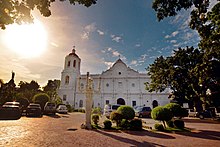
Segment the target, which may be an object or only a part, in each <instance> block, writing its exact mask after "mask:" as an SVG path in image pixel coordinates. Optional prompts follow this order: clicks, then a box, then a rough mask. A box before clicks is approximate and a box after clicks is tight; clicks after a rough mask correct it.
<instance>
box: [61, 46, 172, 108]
mask: <svg viewBox="0 0 220 147" xmlns="http://www.w3.org/2000/svg"><path fill="white" fill-rule="evenodd" d="M80 64H81V59H80V57H79V56H78V55H77V54H76V53H75V49H73V50H72V52H71V53H70V54H68V55H67V56H66V57H65V63H64V69H63V71H62V73H61V84H60V88H59V90H58V95H59V96H60V97H61V99H62V100H63V103H65V104H70V105H72V106H73V107H74V108H76V109H77V108H83V107H85V103H86V97H85V88H86V78H87V75H86V74H81V73H80ZM90 77H91V78H92V79H93V88H94V94H93V107H101V108H103V107H104V105H105V104H124V105H130V106H142V105H144V106H150V107H151V108H153V107H154V106H157V105H165V104H167V103H169V99H168V96H169V93H168V91H166V92H162V93H156V92H148V91H147V90H145V84H144V83H145V82H150V78H149V76H148V75H147V73H139V72H138V71H135V70H133V69H131V68H130V67H128V66H127V65H126V64H125V63H124V62H123V61H122V60H121V59H120V58H119V59H118V60H117V61H116V62H115V63H114V64H113V66H111V67H110V68H109V69H107V70H106V71H104V72H102V73H101V74H91V75H90Z"/></svg>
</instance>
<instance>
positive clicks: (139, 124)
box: [130, 119, 142, 131]
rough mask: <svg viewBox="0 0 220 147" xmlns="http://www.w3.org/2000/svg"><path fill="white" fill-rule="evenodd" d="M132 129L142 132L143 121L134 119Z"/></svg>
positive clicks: (131, 122) (131, 123)
mask: <svg viewBox="0 0 220 147" xmlns="http://www.w3.org/2000/svg"><path fill="white" fill-rule="evenodd" d="M130 129H131V130H134V131H140V130H142V120H141V119H132V120H131V121H130Z"/></svg>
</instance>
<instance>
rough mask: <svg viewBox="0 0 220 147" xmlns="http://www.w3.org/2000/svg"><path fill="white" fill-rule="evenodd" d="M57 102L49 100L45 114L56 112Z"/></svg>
mask: <svg viewBox="0 0 220 147" xmlns="http://www.w3.org/2000/svg"><path fill="white" fill-rule="evenodd" d="M56 111H57V110H56V104H55V103H51V102H47V103H46V104H45V106H44V114H53V115H55V114H56Z"/></svg>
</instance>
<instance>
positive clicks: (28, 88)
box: [17, 80, 41, 102]
mask: <svg viewBox="0 0 220 147" xmlns="http://www.w3.org/2000/svg"><path fill="white" fill-rule="evenodd" d="M18 86H19V88H18V90H17V91H18V98H25V99H27V100H29V101H30V102H33V96H34V95H35V94H37V93H40V92H41V90H40V85H39V84H38V83H37V82H36V81H34V80H32V81H31V82H30V83H28V82H24V81H20V82H19V84H18Z"/></svg>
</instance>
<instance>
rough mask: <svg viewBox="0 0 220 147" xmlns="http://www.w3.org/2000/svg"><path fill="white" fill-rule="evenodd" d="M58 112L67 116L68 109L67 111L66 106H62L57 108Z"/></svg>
mask: <svg viewBox="0 0 220 147" xmlns="http://www.w3.org/2000/svg"><path fill="white" fill-rule="evenodd" d="M57 112H58V113H64V114H67V112H68V109H67V107H66V105H64V104H62V105H59V106H58V107H57Z"/></svg>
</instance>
